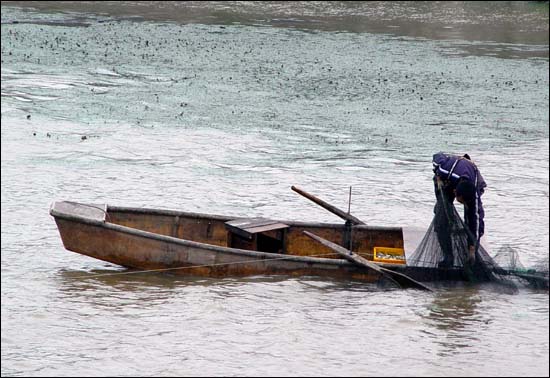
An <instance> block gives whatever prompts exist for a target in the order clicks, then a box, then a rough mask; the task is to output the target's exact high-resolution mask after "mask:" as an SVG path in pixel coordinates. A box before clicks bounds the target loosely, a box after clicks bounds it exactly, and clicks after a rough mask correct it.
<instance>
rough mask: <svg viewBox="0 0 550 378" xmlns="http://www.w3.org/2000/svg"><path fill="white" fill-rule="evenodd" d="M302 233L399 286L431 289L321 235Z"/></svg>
mask: <svg viewBox="0 0 550 378" xmlns="http://www.w3.org/2000/svg"><path fill="white" fill-rule="evenodd" d="M304 234H306V235H307V236H309V237H310V238H312V239H314V240H317V241H318V242H319V243H321V244H322V245H324V246H325V247H328V248H330V249H332V250H333V251H335V252H337V253H338V254H340V255H341V256H342V257H344V258H345V259H346V260H349V261H351V262H354V263H355V264H357V265H361V266H364V267H366V268H369V269H372V270H375V271H377V272H378V273H380V274H382V275H383V276H385V277H386V278H388V279H390V280H391V281H393V282H394V283H396V284H397V286H399V287H404V288H415V289H420V290H426V291H433V290H432V289H430V288H429V287H427V286H426V285H424V284H422V283H420V282H418V281H415V280H413V279H412V278H411V277H409V276H407V275H405V274H403V273H399V272H395V271H393V270H390V269H386V268H382V267H381V266H377V265H376V264H374V263H371V262H370V261H368V260H367V259H365V258H364V257H361V256H359V255H358V254H356V253H353V252H352V251H348V250H347V249H345V248H344V247H342V246H339V245H338V244H335V243H333V242H331V241H328V240H326V239H323V238H322V237H320V236H317V235H315V234H312V233H311V232H308V231H304Z"/></svg>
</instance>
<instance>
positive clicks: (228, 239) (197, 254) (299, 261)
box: [50, 201, 464, 282]
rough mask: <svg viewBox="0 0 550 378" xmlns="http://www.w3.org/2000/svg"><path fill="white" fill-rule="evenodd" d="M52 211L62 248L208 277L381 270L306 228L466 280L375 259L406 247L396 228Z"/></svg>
mask: <svg viewBox="0 0 550 378" xmlns="http://www.w3.org/2000/svg"><path fill="white" fill-rule="evenodd" d="M50 214H51V215H52V216H53V217H54V218H55V222H56V223H57V227H58V229H59V233H60V235H61V239H62V241H63V245H64V246H65V248H66V249H68V250H70V251H73V252H77V253H80V254H83V255H87V256H90V257H93V258H96V259H100V260H104V261H108V262H111V263H114V264H117V265H121V266H124V267H127V268H133V269H140V270H157V269H158V270H166V271H169V272H171V273H174V274H184V275H193V276H207V277H226V276H252V275H274V274H279V275H289V276H323V277H333V278H342V279H353V280H361V281H367V282H377V281H379V280H381V278H382V277H384V274H381V272H380V271H379V269H369V268H368V266H361V265H358V264H355V263H353V262H350V261H347V260H346V259H342V258H341V257H340V256H339V255H338V254H337V253H335V252H334V250H333V249H331V248H329V247H327V246H326V245H328V244H326V245H323V244H320V243H318V242H316V241H315V240H312V239H311V238H310V237H308V236H307V235H306V234H304V231H308V232H309V233H311V234H315V235H317V236H319V237H320V238H323V239H325V240H327V241H329V242H332V243H336V244H339V245H341V246H346V247H347V248H348V249H349V246H351V250H352V251H353V252H354V253H355V254H357V255H359V256H361V257H363V258H366V259H367V260H369V261H370V262H373V263H376V265H377V266H380V267H383V268H385V270H386V271H387V270H391V271H395V272H401V273H402V274H407V275H409V276H410V277H413V278H414V279H417V280H421V281H422V280H424V278H427V277H429V279H431V280H433V279H437V280H440V279H445V280H464V277H463V276H462V272H461V271H459V270H456V271H454V270H445V271H441V272H440V273H441V274H437V273H438V272H435V273H436V274H434V269H433V268H418V267H409V266H407V265H406V264H404V263H403V262H404V261H396V263H389V262H387V261H386V262H376V261H374V260H373V257H374V256H373V255H374V250H375V248H381V247H383V248H390V249H393V250H402V251H404V249H405V248H404V245H405V243H404V237H403V229H402V228H400V227H375V226H368V225H364V224H355V225H353V227H351V225H350V223H349V222H347V223H346V224H329V223H314V222H309V223H307V222H296V221H278V220H270V219H263V218H252V219H247V218H238V217H229V216H220V215H209V214H199V213H191V212H181V211H172V210H160V209H144V208H132V207H118V206H107V205H92V204H82V203H75V202H68V201H62V202H54V203H53V204H52V206H51V208H50ZM344 216H345V215H344ZM410 252H412V251H410ZM390 261H391V260H390ZM428 270H430V271H429V272H428ZM426 273H429V274H426Z"/></svg>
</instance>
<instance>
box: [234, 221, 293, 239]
mask: <svg viewBox="0 0 550 378" xmlns="http://www.w3.org/2000/svg"><path fill="white" fill-rule="evenodd" d="M225 225H226V226H227V228H228V229H229V230H231V232H234V233H235V234H237V235H240V236H242V237H244V238H247V239H252V238H253V236H254V234H257V233H259V232H265V231H271V230H279V229H281V228H287V227H289V226H288V225H287V224H284V223H281V222H278V221H274V220H271V219H266V218H243V219H234V220H231V221H228V222H225Z"/></svg>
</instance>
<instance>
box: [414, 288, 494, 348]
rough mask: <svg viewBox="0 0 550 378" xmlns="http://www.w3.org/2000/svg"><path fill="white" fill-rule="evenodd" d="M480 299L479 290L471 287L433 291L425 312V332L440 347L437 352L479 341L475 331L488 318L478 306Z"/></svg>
mask: <svg viewBox="0 0 550 378" xmlns="http://www.w3.org/2000/svg"><path fill="white" fill-rule="evenodd" d="M481 302H482V298H481V292H480V291H479V289H478V288H474V287H467V288H462V289H456V290H445V291H439V292H437V293H436V294H435V296H434V299H433V301H432V302H431V303H430V304H429V307H428V313H427V315H425V320H426V324H428V325H429V326H430V327H429V328H427V329H426V330H425V332H427V333H428V334H430V335H432V336H433V338H434V341H435V342H436V343H438V344H440V345H441V346H442V347H443V349H442V350H441V351H439V352H438V354H439V355H440V356H447V355H450V354H453V353H456V351H457V350H458V349H462V348H469V347H473V346H474V344H475V343H476V342H478V341H480V339H479V338H478V337H477V336H476V335H477V332H478V331H479V330H480V329H482V328H483V327H484V326H485V325H486V324H488V322H489V321H488V320H486V319H485V318H484V317H485V316H484V314H483V313H482V311H481V309H480V308H479V304H480V303H481Z"/></svg>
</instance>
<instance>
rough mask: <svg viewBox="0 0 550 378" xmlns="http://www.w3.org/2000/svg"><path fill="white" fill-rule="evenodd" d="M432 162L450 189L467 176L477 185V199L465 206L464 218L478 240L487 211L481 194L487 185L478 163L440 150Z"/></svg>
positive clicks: (483, 229)
mask: <svg viewBox="0 0 550 378" xmlns="http://www.w3.org/2000/svg"><path fill="white" fill-rule="evenodd" d="M432 163H433V166H434V173H435V174H436V175H437V176H439V177H441V178H442V179H443V180H444V181H446V182H447V185H448V186H449V187H450V189H455V188H456V186H457V184H458V181H459V180H460V179H461V178H465V179H467V180H469V181H470V182H472V183H473V184H474V185H475V187H476V200H475V201H474V206H466V207H465V211H464V218H465V221H466V224H467V225H468V228H469V229H470V231H471V232H472V234H473V235H474V236H475V238H476V241H478V240H479V238H481V237H482V236H483V234H484V232H485V223H484V222H483V218H484V217H485V211H484V210H483V203H482V202H481V195H482V194H483V193H484V192H485V188H486V187H487V184H486V183H485V180H484V179H483V177H482V176H481V173H479V170H478V169H477V167H476V165H475V164H474V163H473V162H472V161H471V160H470V159H469V157H463V156H456V155H449V154H445V153H443V152H439V153H437V154H435V155H434V156H433V161H432ZM453 200H454V198H453Z"/></svg>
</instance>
